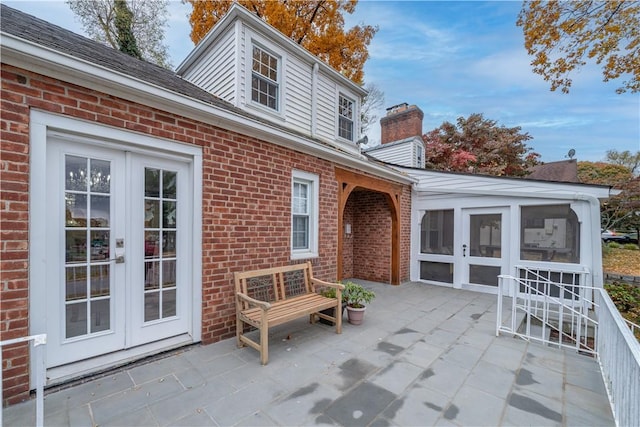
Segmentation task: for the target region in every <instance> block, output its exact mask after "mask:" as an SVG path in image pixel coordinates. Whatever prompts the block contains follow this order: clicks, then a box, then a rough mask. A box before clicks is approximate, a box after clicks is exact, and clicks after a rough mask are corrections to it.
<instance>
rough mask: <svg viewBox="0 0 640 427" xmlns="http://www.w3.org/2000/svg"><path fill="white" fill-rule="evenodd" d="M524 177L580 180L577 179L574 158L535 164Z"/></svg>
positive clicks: (559, 180)
mask: <svg viewBox="0 0 640 427" xmlns="http://www.w3.org/2000/svg"><path fill="white" fill-rule="evenodd" d="M526 178H528V179H537V180H541V181H555V182H574V183H579V182H580V180H579V179H578V163H577V162H576V160H575V159H569V160H560V161H557V162H549V163H542V164H539V165H536V166H534V167H533V168H532V171H531V173H530V174H529V175H527V176H526Z"/></svg>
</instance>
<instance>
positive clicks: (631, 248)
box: [623, 243, 638, 251]
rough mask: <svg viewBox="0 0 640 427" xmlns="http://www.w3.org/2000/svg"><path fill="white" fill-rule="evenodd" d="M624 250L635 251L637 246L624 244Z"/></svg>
mask: <svg viewBox="0 0 640 427" xmlns="http://www.w3.org/2000/svg"><path fill="white" fill-rule="evenodd" d="M623 248H624V249H628V250H630V251H637V250H638V245H636V244H635V243H626V244H625V245H624V246H623Z"/></svg>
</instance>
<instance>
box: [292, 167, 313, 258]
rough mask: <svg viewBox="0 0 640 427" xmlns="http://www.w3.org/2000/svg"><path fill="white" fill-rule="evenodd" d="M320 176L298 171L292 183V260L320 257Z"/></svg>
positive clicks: (293, 174) (294, 172)
mask: <svg viewBox="0 0 640 427" xmlns="http://www.w3.org/2000/svg"><path fill="white" fill-rule="evenodd" d="M318 190H319V179H318V175H314V174H310V173H307V172H302V171H296V170H294V171H293V173H292V182H291V258H293V259H299V258H309V257H316V256H318V208H319V202H318V201H319V197H318V195H319V191H318Z"/></svg>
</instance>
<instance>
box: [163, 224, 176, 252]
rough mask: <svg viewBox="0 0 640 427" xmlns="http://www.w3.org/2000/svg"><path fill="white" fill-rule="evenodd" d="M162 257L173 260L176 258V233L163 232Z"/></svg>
mask: <svg viewBox="0 0 640 427" xmlns="http://www.w3.org/2000/svg"><path fill="white" fill-rule="evenodd" d="M162 256H163V257H164V258H171V257H175V256H176V232H175V231H163V232H162Z"/></svg>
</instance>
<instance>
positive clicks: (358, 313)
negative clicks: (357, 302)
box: [347, 306, 367, 325]
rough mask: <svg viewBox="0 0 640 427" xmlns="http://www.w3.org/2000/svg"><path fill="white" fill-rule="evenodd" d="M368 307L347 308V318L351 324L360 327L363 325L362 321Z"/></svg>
mask: <svg viewBox="0 0 640 427" xmlns="http://www.w3.org/2000/svg"><path fill="white" fill-rule="evenodd" d="M366 309H367V307H362V308H354V307H350V306H347V316H348V318H349V323H351V324H352V325H359V324H361V323H362V319H364V311H365V310H366Z"/></svg>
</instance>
